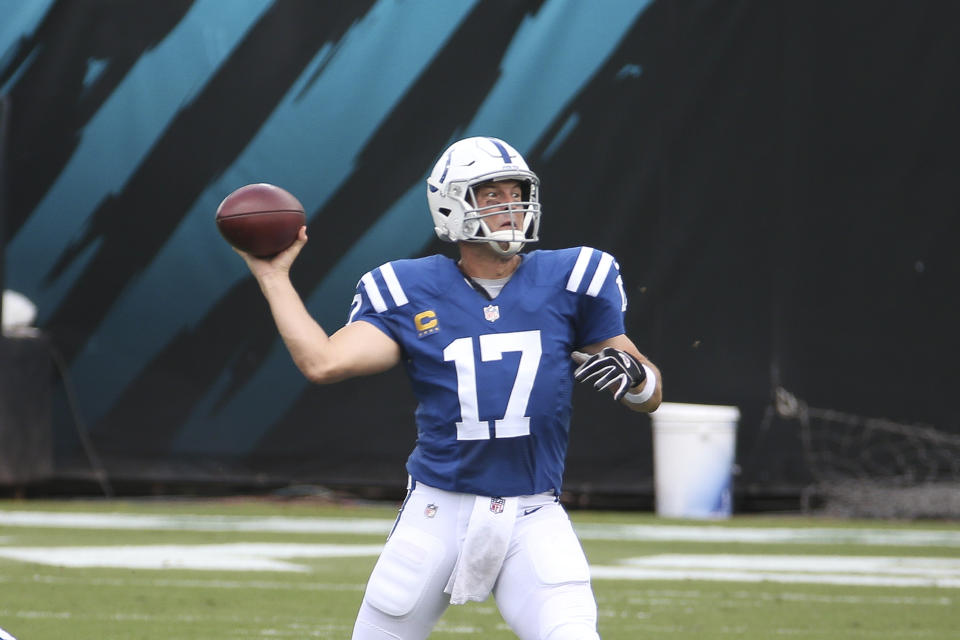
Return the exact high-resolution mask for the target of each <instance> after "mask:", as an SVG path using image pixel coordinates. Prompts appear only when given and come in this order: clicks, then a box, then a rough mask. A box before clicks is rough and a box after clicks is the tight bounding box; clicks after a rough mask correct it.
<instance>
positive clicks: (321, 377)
mask: <svg viewBox="0 0 960 640" xmlns="http://www.w3.org/2000/svg"><path fill="white" fill-rule="evenodd" d="M297 367H298V368H299V369H300V372H301V373H303V375H304V377H305V378H306V379H307V380H309V381H310V382H312V383H313V384H332V383H334V382H340V381H341V380H345V379H346V378H349V377H350V374H349V372H348V371H347V368H346V366H344V365H343V364H341V363H338V362H336V361H334V360H331V359H329V358H325V359H322V360H321V359H314V360H309V361H304V362H298V363H297Z"/></svg>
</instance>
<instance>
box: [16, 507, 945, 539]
mask: <svg viewBox="0 0 960 640" xmlns="http://www.w3.org/2000/svg"><path fill="white" fill-rule="evenodd" d="M393 524H394V521H393V520H385V519H368V518H311V517H304V518H289V517H277V516H271V517H256V516H204V515H189V516H183V515H181V516H178V515H150V514H128V513H60V512H43V511H3V510H0V527H4V526H6V527H52V528H68V529H140V530H176V531H266V532H276V533H349V534H370V535H383V536H386V535H387V534H388V533H389V532H390V529H391V528H392V527H393ZM575 528H576V530H577V534H578V535H579V536H580V538H581V539H583V540H624V541H632V540H636V541H643V540H648V541H663V542H746V543H763V544H856V545H893V546H924V547H927V546H940V547H960V530H933V529H927V530H920V529H846V528H827V527H817V528H810V529H807V528H795V527H726V526H716V525H617V524H592V523H587V524H575Z"/></svg>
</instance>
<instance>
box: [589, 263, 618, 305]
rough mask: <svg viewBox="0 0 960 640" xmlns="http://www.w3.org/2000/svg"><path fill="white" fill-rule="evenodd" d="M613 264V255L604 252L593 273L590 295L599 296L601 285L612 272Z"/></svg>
mask: <svg viewBox="0 0 960 640" xmlns="http://www.w3.org/2000/svg"><path fill="white" fill-rule="evenodd" d="M612 264H613V256H612V255H610V254H609V253H604V254H603V255H601V256H600V264H598V265H597V270H596V272H594V274H593V280H591V281H590V286H589V287H587V295H588V296H593V297H594V298H595V297H597V294H598V293H600V287H602V286H603V283H604V282H605V281H606V279H607V274H608V273H610V265H612Z"/></svg>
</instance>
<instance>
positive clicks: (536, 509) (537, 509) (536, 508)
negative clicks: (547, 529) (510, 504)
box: [523, 505, 543, 516]
mask: <svg viewBox="0 0 960 640" xmlns="http://www.w3.org/2000/svg"><path fill="white" fill-rule="evenodd" d="M540 509H543V505H540V506H539V507H532V508H530V509H524V510H523V515H525V516H528V515H530V514H531V513H535V512H537V511H540Z"/></svg>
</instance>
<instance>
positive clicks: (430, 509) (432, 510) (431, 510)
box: [423, 502, 437, 518]
mask: <svg viewBox="0 0 960 640" xmlns="http://www.w3.org/2000/svg"><path fill="white" fill-rule="evenodd" d="M435 515H437V505H435V504H433V503H432V502H431V503H430V504H428V505H427V508H426V509H424V510H423V516H424V517H425V518H432V517H433V516H435Z"/></svg>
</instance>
